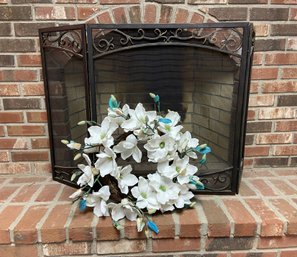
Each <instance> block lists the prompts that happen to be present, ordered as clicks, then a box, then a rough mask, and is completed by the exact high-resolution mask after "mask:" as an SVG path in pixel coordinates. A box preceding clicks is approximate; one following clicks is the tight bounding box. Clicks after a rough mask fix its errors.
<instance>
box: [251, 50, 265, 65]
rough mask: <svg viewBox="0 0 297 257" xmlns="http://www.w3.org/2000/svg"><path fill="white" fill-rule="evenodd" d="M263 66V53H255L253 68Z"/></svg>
mask: <svg viewBox="0 0 297 257" xmlns="http://www.w3.org/2000/svg"><path fill="white" fill-rule="evenodd" d="M261 64H263V53H254V56H253V66H255V65H261Z"/></svg>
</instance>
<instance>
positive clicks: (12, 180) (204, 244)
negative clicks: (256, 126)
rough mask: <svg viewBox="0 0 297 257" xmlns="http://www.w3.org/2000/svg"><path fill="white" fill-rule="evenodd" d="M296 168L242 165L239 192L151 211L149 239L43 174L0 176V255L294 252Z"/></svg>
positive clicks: (229, 256)
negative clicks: (153, 230)
mask: <svg viewBox="0 0 297 257" xmlns="http://www.w3.org/2000/svg"><path fill="white" fill-rule="evenodd" d="M296 175H297V171H296V170H292V169H290V170H288V169H287V170H284V169H273V170H257V172H255V171H252V170H251V171H245V173H244V178H243V181H242V185H241V190H240V194H239V195H236V196H198V197H197V201H198V203H197V205H196V207H195V208H194V209H188V210H185V211H183V212H180V213H174V214H171V213H169V214H164V215H157V216H154V217H153V219H154V221H155V222H156V223H157V224H158V226H159V229H160V233H159V235H157V236H155V235H153V237H152V239H150V240H146V239H145V236H144V234H143V233H137V232H136V229H135V224H134V223H132V222H127V221H126V222H125V223H123V225H124V230H123V231H121V232H118V231H117V230H115V229H114V228H113V226H112V224H111V220H110V218H105V219H103V218H100V219H98V218H96V217H95V216H94V215H93V214H92V212H85V213H79V210H78V208H77V205H76V204H74V205H72V204H71V201H70V200H69V199H68V196H69V195H70V194H71V193H72V192H73V191H74V189H72V188H70V187H67V186H64V185H61V184H58V183H56V182H54V181H52V179H51V177H49V176H36V175H34V176H33V175H28V176H19V175H17V176H16V175H9V176H1V177H0V183H1V189H0V202H1V206H0V244H1V245H0V256H1V257H4V256H5V257H11V256H18V257H19V256H20V257H35V256H36V257H37V256H38V257H42V256H83V255H84V256H85V255H89V256H90V255H92V254H98V255H103V256H109V255H113V254H121V256H163V254H164V255H165V256H193V257H194V256H208V257H215V256H217V257H218V256H219V257H244V256H257V257H258V256H259V257H260V256H261V257H289V256H290V257H294V256H297V178H296ZM173 252H174V253H173ZM117 256H118V255H117Z"/></svg>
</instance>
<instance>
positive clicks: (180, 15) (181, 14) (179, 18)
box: [175, 8, 189, 23]
mask: <svg viewBox="0 0 297 257" xmlns="http://www.w3.org/2000/svg"><path fill="white" fill-rule="evenodd" d="M188 17H189V11H188V10H185V9H181V8H179V9H177V12H176V15H175V23H186V22H187V20H188Z"/></svg>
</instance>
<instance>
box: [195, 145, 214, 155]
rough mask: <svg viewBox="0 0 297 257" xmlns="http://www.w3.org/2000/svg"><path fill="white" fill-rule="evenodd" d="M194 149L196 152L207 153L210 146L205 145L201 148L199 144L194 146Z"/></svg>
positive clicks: (209, 150)
mask: <svg viewBox="0 0 297 257" xmlns="http://www.w3.org/2000/svg"><path fill="white" fill-rule="evenodd" d="M195 151H197V152H198V153H201V154H207V153H210V152H211V148H210V147H209V146H206V147H203V148H201V147H200V146H197V147H196V148H195Z"/></svg>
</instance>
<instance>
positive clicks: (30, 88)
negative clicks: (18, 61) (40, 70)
mask: <svg viewBox="0 0 297 257" xmlns="http://www.w3.org/2000/svg"><path fill="white" fill-rule="evenodd" d="M22 92H23V94H24V95H25V96H29V95H34V96H35V95H36V96H44V85H43V83H33V84H32V83H24V84H23V86H22Z"/></svg>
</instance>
